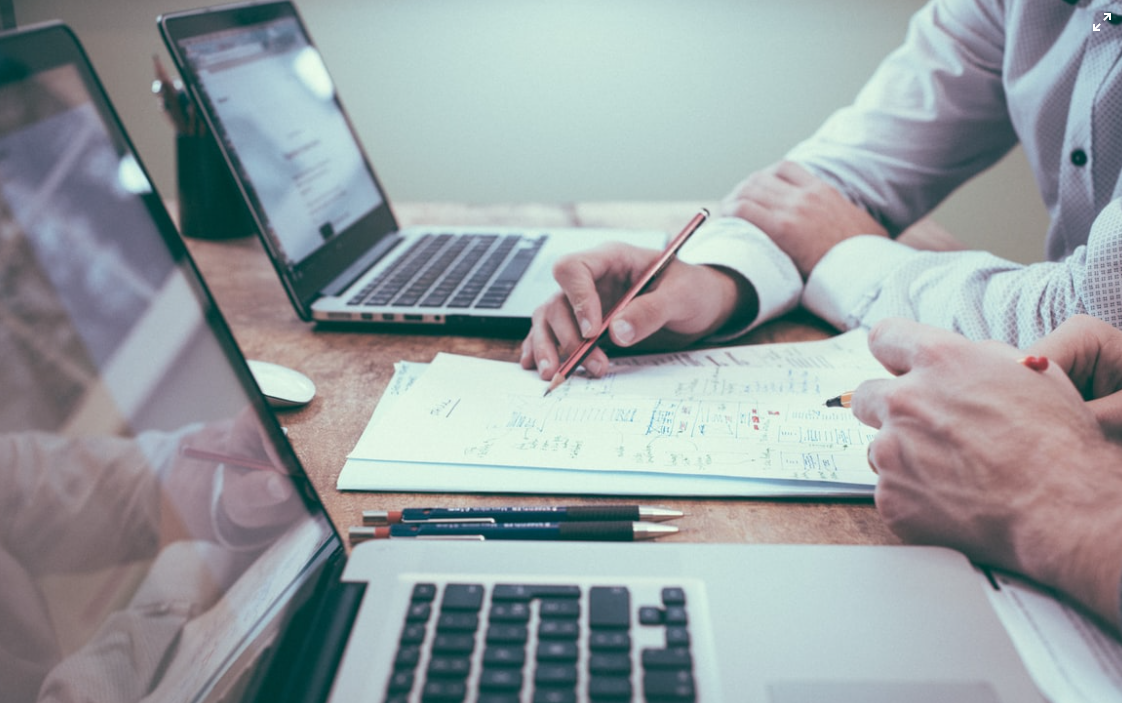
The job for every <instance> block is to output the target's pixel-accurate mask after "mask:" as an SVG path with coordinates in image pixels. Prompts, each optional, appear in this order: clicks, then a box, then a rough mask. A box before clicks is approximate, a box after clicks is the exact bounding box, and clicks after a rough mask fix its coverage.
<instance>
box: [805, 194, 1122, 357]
mask: <svg viewBox="0 0 1122 703" xmlns="http://www.w3.org/2000/svg"><path fill="white" fill-rule="evenodd" d="M1120 279H1122V199H1119V200H1115V201H1113V202H1112V203H1111V204H1110V205H1108V206H1107V207H1106V208H1104V209H1103V210H1102V211H1101V212H1100V213H1099V215H1098V217H1097V218H1096V219H1095V222H1094V224H1093V225H1092V227H1091V232H1090V235H1089V238H1088V242H1087V244H1086V245H1085V246H1081V247H1078V248H1077V249H1076V250H1075V251H1074V252H1073V253H1072V254H1071V256H1069V257H1067V258H1066V259H1064V260H1063V261H1059V262H1044V263H1037V264H1030V265H1022V264H1016V263H1013V262H1010V261H1006V260H1004V259H1001V258H999V257H996V256H993V255H992V254H988V253H985V252H979V251H966V252H926V251H916V250H914V249H911V248H909V247H907V246H905V245H903V244H899V243H897V242H894V241H892V240H889V239H886V238H884V237H875V236H863V237H854V238H853V239H849V240H846V241H844V242H842V243H841V244H839V245H837V246H835V247H834V248H833V249H831V250H830V252H828V253H827V254H826V256H824V257H823V258H822V260H821V261H820V262H819V263H818V266H816V267H815V269H814V271H812V272H811V275H810V278H809V279H808V281H807V285H806V289H805V290H804V291H803V297H802V303H803V305H804V306H805V307H806V308H807V309H808V310H810V311H811V312H813V313H815V314H816V315H818V316H819V317H822V318H823V319H824V320H826V321H827V322H829V323H831V324H833V325H834V326H836V327H838V328H839V329H851V328H854V327H868V326H871V325H872V324H874V323H875V322H877V321H878V320H881V319H884V318H886V317H908V318H911V319H914V320H920V321H922V322H925V323H928V324H932V325H936V326H939V327H944V328H946V329H951V330H954V331H956V332H959V333H960V334H963V335H965V336H967V337H969V338H971V339H997V340H1001V341H1004V342H1007V343H1009V344H1014V345H1016V346H1020V347H1023V346H1026V345H1028V344H1031V343H1032V342H1034V341H1036V340H1037V339H1039V338H1040V337H1042V336H1044V335H1046V334H1048V333H1049V332H1051V331H1052V330H1054V329H1055V328H1056V327H1058V326H1059V324H1060V323H1061V322H1063V321H1064V320H1066V319H1067V318H1069V317H1071V316H1072V315H1076V314H1089V315H1093V316H1095V317H1097V318H1099V319H1101V320H1105V321H1107V322H1109V323H1110V324H1112V325H1114V326H1115V327H1118V328H1122V289H1119V286H1118V281H1119V280H1120Z"/></svg>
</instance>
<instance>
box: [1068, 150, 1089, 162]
mask: <svg viewBox="0 0 1122 703" xmlns="http://www.w3.org/2000/svg"><path fill="white" fill-rule="evenodd" d="M1071 163H1073V164H1075V165H1076V166H1082V165H1083V164H1085V163H1087V152H1085V151H1083V150H1082V149H1075V150H1074V151H1072V152H1071Z"/></svg>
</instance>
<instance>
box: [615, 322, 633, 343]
mask: <svg viewBox="0 0 1122 703" xmlns="http://www.w3.org/2000/svg"><path fill="white" fill-rule="evenodd" d="M612 335H613V336H614V337H615V338H616V341H617V342H619V343H620V344H631V340H632V339H634V338H635V328H634V327H632V326H631V323H629V322H627V320H614V321H613V322H612Z"/></svg>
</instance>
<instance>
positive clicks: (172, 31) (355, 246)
mask: <svg viewBox="0 0 1122 703" xmlns="http://www.w3.org/2000/svg"><path fill="white" fill-rule="evenodd" d="M279 19H294V20H295V21H296V23H297V25H298V26H299V28H300V32H301V33H302V35H303V37H304V39H305V41H307V42H308V45H309V46H311V47H313V48H315V44H314V42H313V41H312V37H311V35H310V34H309V33H308V30H307V27H306V26H305V24H304V21H303V19H302V18H301V16H300V13H299V11H298V10H297V9H296V6H295V5H294V4H293V3H291V2H288V1H287V0H280V1H277V0H264V1H263V2H244V3H232V4H225V5H217V6H214V7H206V8H199V9H195V10H184V11H181V12H172V13H167V14H163V15H160V16H159V17H158V18H157V20H156V22H157V25H158V27H159V29H160V35H161V37H162V38H163V41H164V44H165V46H166V47H167V49H168V52H169V53H170V54H171V57H172V60H173V61H174V62H175V65H176V68H177V69H178V70H179V73H180V75H181V76H182V77H183V79H184V84H185V87H186V89H187V90H188V91H189V92H190V95H191V99H192V100H193V101H194V103H195V105H196V108H197V109H198V111H199V114H200V115H201V116H202V117H203V120H204V122H205V124H206V129H207V133H208V134H209V135H212V136H211V138H213V139H214V142H215V143H216V144H217V146H218V150H219V152H220V153H221V154H222V157H223V159H224V160H225V162H226V165H227V167H228V168H229V169H230V172H231V173H232V174H234V182H235V183H236V184H237V186H238V190H239V193H240V194H241V198H242V200H243V202H245V204H246V208H247V209H248V211H249V213H250V215H251V216H252V218H253V221H254V224H255V226H256V233H257V235H258V237H259V239H260V240H261V243H262V245H263V246H264V247H265V248H266V249H267V250H268V252H269V259H270V260H271V261H272V264H273V268H274V269H275V270H276V272H277V275H278V277H279V278H280V280H281V284H282V285H283V287H284V289H285V292H286V293H287V294H288V297H289V299H290V300H291V301H292V304H293V307H295V308H296V312H297V314H298V315H299V316H300V318H301V319H302V320H305V321H310V320H312V319H313V316H312V305H313V304H314V303H315V301H316V300H317V299H318V298H320V297H321V296H322V295H323V294H324V290H325V289H327V288H337V287H339V286H340V285H342V284H347V283H350V281H338V280H337V279H339V278H340V277H343V276H346V274H347V271H348V269H350V268H351V267H352V265H353V264H354V262H355V261H357V260H359V259H361V258H363V257H364V255H367V254H368V253H369V252H370V251H372V250H373V249H374V248H375V247H376V246H378V244H379V243H380V242H382V241H384V240H386V239H387V238H389V237H392V236H393V235H394V234H395V233H397V232H398V230H399V225H398V222H397V218H396V217H395V216H394V213H393V208H392V206H391V205H390V201H389V197H388V196H387V194H386V191H385V189H384V188H383V187H382V184H381V181H380V180H379V179H378V175H377V174H376V173H375V172H374V168H373V166H372V165H371V162H370V159H369V158H368V157H367V155H366V151H365V148H364V147H363V145H362V142H361V140H360V139H359V138H358V133H357V132H356V131H355V128H354V125H353V124H352V122H351V119H350V115H349V114H348V113H347V111H346V109H345V107H344V105H343V103H342V100H341V99H340V97H339V95H338V92H336V94H335V96H334V101H335V104H336V105H337V106H338V108H339V113H340V114H341V115H342V117H343V119H344V120H345V122H346V125H347V129H348V130H349V131H350V134H351V137H352V138H353V140H354V143H355V145H356V147H357V148H358V150H359V153H360V155H361V157H362V161H363V164H364V166H365V168H366V170H367V172H368V173H369V175H370V177H371V179H372V180H373V183H374V186H375V188H377V190H378V193H379V195H380V196H381V198H382V203H381V204H380V205H379V206H378V207H377V208H375V209H374V210H372V211H371V212H369V213H367V214H366V215H365V216H363V217H362V218H361V219H359V220H358V221H357V222H355V223H354V224H353V225H351V226H350V227H348V228H346V229H345V230H344V231H342V232H339V233H337V234H336V235H335V236H333V237H332V238H331V239H330V240H328V241H326V242H325V243H324V244H323V245H322V246H320V247H319V248H318V249H316V251H314V252H313V253H312V254H310V255H309V256H307V257H306V258H305V259H304V260H303V261H301V262H300V263H299V264H298V265H297V266H296V267H295V268H294V270H288V269H287V268H286V267H285V265H284V264H283V261H284V256H283V253H282V252H280V251H279V250H278V249H277V247H276V246H275V244H274V242H273V241H272V240H271V238H270V237H269V236H268V235H267V234H266V233H265V227H264V223H265V222H266V221H267V218H266V214H265V213H264V210H263V208H262V206H261V203H260V202H259V200H258V199H257V198H256V197H254V196H253V194H252V193H250V192H247V190H246V182H247V179H246V178H245V177H244V174H242V173H241V169H240V168H239V167H238V160H237V155H236V154H233V153H231V152H230V149H229V148H228V147H227V145H226V143H225V142H224V140H222V139H217V138H214V137H213V135H217V134H219V133H220V131H219V125H218V124H216V121H215V115H214V110H213V109H211V106H210V105H209V103H208V102H207V97H206V95H205V94H204V92H203V91H202V90H201V88H200V81H199V80H198V76H197V75H196V73H195V72H194V71H193V70H192V68H191V65H190V62H188V61H187V60H186V56H185V55H184V52H183V50H182V46H181V44H180V42H183V41H186V40H190V39H193V38H196V37H199V36H204V35H208V34H214V33H216V32H223V31H231V30H239V29H245V28H247V27H252V26H255V25H260V24H264V23H268V22H273V21H276V20H279Z"/></svg>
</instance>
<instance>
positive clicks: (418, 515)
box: [362, 505, 683, 525]
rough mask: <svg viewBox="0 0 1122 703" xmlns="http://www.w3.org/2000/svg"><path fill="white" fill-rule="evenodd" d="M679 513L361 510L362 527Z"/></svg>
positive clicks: (641, 518) (617, 508)
mask: <svg viewBox="0 0 1122 703" xmlns="http://www.w3.org/2000/svg"><path fill="white" fill-rule="evenodd" d="M682 515H683V513H682V511H680V510H671V509H670V508H659V507H653V506H647V505H571V506H549V505H538V506H532V507H525V508H523V507H510V508H405V509H403V510H363V511H362V524H363V525H392V524H397V523H405V524H410V523H429V524H431V523H439V522H458V523H484V524H491V523H511V522H588V521H599V522H614V521H623V522H662V521H664V520H673V519H675V518H680V517H682Z"/></svg>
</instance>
